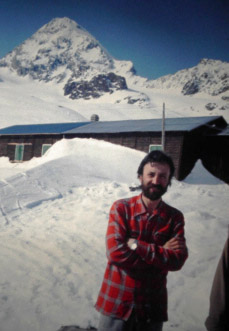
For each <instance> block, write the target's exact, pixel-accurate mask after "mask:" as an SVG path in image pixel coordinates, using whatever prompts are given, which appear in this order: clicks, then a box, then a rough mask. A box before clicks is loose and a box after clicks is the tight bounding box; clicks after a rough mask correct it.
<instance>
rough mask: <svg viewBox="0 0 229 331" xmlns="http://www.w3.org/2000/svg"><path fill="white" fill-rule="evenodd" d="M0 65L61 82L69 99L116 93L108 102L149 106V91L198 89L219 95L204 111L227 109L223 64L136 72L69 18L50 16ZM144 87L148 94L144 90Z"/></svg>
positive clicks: (227, 66) (189, 92)
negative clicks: (148, 74)
mask: <svg viewBox="0 0 229 331" xmlns="http://www.w3.org/2000/svg"><path fill="white" fill-rule="evenodd" d="M0 67H7V68H10V70H11V71H14V72H16V73H17V74H18V75H19V76H30V77H31V78H32V79H34V80H39V81H43V82H45V83H50V82H54V83H56V84H58V85H59V86H61V88H62V89H63V94H64V95H65V96H66V97H69V98H71V99H76V100H78V99H81V100H89V99H98V98H100V97H102V96H104V95H111V94H112V95H116V94H115V93H116V92H118V91H125V94H123V95H122V96H121V97H120V94H119V95H118V94H117V98H115V97H113V98H112V100H113V102H114V103H120V102H121V103H129V104H135V105H137V106H140V107H150V106H152V100H151V99H150V98H151V97H149V95H150V93H152V92H154V91H158V90H164V91H169V90H170V91H172V90H174V91H176V93H180V95H182V96H193V97H194V96H197V95H200V94H202V93H204V94H206V95H210V96H212V97H216V99H217V100H219V99H220V105H221V106H219V105H218V102H217V100H213V101H211V102H209V103H207V104H206V105H205V108H206V110H207V111H209V112H211V111H212V110H214V109H217V108H219V107H221V109H222V110H228V109H229V63H228V62H222V61H219V60H211V59H203V60H201V61H200V63H199V64H197V66H195V67H192V68H188V69H184V70H181V71H178V72H177V73H175V74H173V75H167V76H163V77H160V78H158V79H155V80H147V79H145V78H143V77H139V76H137V75H136V71H135V69H134V66H133V63H132V62H130V61H118V60H116V59H114V58H113V57H112V56H111V55H110V54H109V53H108V52H107V51H106V50H105V49H104V48H103V47H102V45H101V44H100V43H99V42H98V41H97V40H96V39H95V38H94V37H93V36H92V35H91V34H90V33H88V32H87V31H86V30H85V29H84V28H82V27H81V26H80V25H79V24H77V23H76V22H74V21H72V20H70V19H69V18H66V17H65V18H55V19H53V20H52V21H50V22H49V23H48V24H46V25H44V26H43V27H41V28H40V29H39V30H38V31H37V32H36V33H35V34H33V35H32V36H31V37H30V38H29V39H27V40H25V41H24V43H22V44H21V45H19V46H18V47H16V48H15V49H14V50H12V52H10V53H9V54H7V55H6V56H5V57H3V58H2V59H0ZM148 91H149V92H148Z"/></svg>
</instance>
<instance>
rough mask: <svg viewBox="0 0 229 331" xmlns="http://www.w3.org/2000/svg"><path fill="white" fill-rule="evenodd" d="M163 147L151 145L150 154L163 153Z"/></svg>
mask: <svg viewBox="0 0 229 331" xmlns="http://www.w3.org/2000/svg"><path fill="white" fill-rule="evenodd" d="M162 150H163V148H162V145H149V152H152V151H162Z"/></svg>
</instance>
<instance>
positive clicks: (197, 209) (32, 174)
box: [0, 139, 229, 331]
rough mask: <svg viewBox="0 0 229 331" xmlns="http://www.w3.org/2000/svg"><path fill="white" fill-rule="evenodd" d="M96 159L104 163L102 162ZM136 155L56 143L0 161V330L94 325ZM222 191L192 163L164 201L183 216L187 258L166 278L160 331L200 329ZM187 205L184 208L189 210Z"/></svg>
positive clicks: (226, 194)
mask: <svg viewBox="0 0 229 331" xmlns="http://www.w3.org/2000/svg"><path fill="white" fill-rule="evenodd" d="M104 155H106V159H104ZM144 155H145V154H144V153H142V152H139V151H135V150H131V149H128V148H124V147H121V146H117V145H112V144H110V143H107V142H102V141H95V140H93V139H88V140H87V139H82V140H81V139H73V140H62V141H59V142H58V143H56V144H55V145H53V147H51V148H50V149H49V151H48V152H47V153H46V154H45V155H44V156H43V157H42V158H38V159H32V160H30V161H28V162H24V163H21V164H12V163H9V161H8V160H7V159H6V158H1V159H0V197H1V200H0V250H1V254H0V265H1V268H0V279H1V281H0V292H1V296H0V303H1V312H0V330H1V331H12V330H17V331H31V330H32V331H41V330H42V331H43V330H45V331H57V330H59V329H60V327H61V326H62V325H78V326H81V327H85V328H86V327H87V328H90V327H97V325H98V313H97V312H96V311H95V309H94V303H95V301H96V298H97V294H98V291H99V287H100V285H101V282H102V277H103V273H104V268H105V264H106V256H105V240H104V238H105V232H106V227H107V220H108V213H109V209H110V206H111V204H112V203H113V201H114V200H117V199H119V198H123V197H128V196H131V195H134V194H138V192H131V191H130V190H129V186H130V185H131V186H132V185H134V184H138V180H137V176H136V170H137V167H138V165H139V163H140V161H141V160H142V158H143V157H144ZM228 198H229V188H228V185H226V184H224V183H222V182H220V181H219V180H218V179H216V178H213V177H212V176H211V175H209V174H208V173H207V172H206V170H204V168H203V167H202V165H201V164H200V163H198V164H197V165H196V167H195V168H194V169H193V172H192V174H190V176H189V177H188V178H187V179H186V181H185V182H183V183H181V182H177V181H176V180H174V181H173V183H172V186H171V187H170V188H169V190H168V192H167V193H166V195H165V198H164V199H165V200H166V201H167V202H168V203H170V204H171V205H173V206H175V207H177V208H179V209H180V210H182V211H183V213H184V215H185V219H186V229H185V230H186V238H187V244H188V247H189V258H188V260H187V262H186V263H185V266H184V267H183V268H182V270H181V271H177V272H171V273H169V277H168V290H169V322H167V323H165V326H164V329H163V330H165V331H173V330H174V328H175V329H176V330H177V331H190V330H195V331H203V330H204V320H205V318H206V316H207V313H208V307H209V295H210V287H211V284H212V279H213V275H214V271H215V268H216V265H217V262H218V259H219V256H220V254H221V250H222V248H223V244H224V242H225V240H226V236H227V227H228V212H229V210H228ZM190 201H191V202H192V203H190Z"/></svg>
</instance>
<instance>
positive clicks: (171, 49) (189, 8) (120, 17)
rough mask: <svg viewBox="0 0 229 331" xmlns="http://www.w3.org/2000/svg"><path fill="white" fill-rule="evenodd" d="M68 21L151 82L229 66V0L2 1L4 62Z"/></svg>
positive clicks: (0, 18) (1, 52) (0, 51)
mask: <svg viewBox="0 0 229 331" xmlns="http://www.w3.org/2000/svg"><path fill="white" fill-rule="evenodd" d="M65 16H66V17H69V18H71V19H73V20H75V21H76V22H77V23H78V24H80V25H81V26H83V27H84V28H85V29H86V30H87V31H88V32H90V33H91V34H92V35H93V36H94V37H95V38H96V39H97V40H98V41H99V42H100V43H101V44H102V45H103V46H104V47H105V48H106V49H107V50H108V52H109V53H110V54H111V55H113V56H114V57H115V58H117V59H119V60H131V61H132V62H133V63H134V67H135V69H136V70H137V74H139V75H140V76H143V77H147V78H150V79H153V78H157V77H160V76H163V75H166V74H171V73H175V72H177V71H178V70H181V69H185V68H189V67H192V66H195V65H196V64H197V63H198V62H199V61H200V60H201V59H202V58H211V59H219V60H222V61H229V0H39V1H38V0H0V58H1V57H3V56H4V55H5V54H6V53H8V52H9V51H11V50H12V49H13V48H14V47H16V46H17V45H19V44H20V43H22V42H23V41H24V40H25V39H27V38H29V37H30V36H31V35H32V34H33V33H35V32H36V31H37V30H38V29H39V28H40V27H41V26H43V25H44V24H46V23H48V22H49V21H50V20H51V19H53V18H55V17H65Z"/></svg>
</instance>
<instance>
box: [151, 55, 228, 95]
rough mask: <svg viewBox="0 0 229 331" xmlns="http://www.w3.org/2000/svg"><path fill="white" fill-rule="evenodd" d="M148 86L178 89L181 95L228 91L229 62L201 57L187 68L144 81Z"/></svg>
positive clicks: (212, 93)
mask: <svg viewBox="0 0 229 331" xmlns="http://www.w3.org/2000/svg"><path fill="white" fill-rule="evenodd" d="M146 86H147V87H150V88H162V89H178V90H180V92H181V93H182V94H183V95H194V94H197V93H206V94H209V95H212V96H216V95H220V94H223V93H225V92H227V91H229V63H228V62H222V61H219V60H210V59H203V60H201V61H200V63H199V64H198V65H197V66H195V67H193V68H189V69H184V70H181V71H178V72H177V73H175V74H174V75H168V76H164V77H161V78H158V79H156V80H154V81H150V82H147V83H146Z"/></svg>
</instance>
